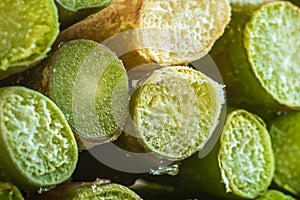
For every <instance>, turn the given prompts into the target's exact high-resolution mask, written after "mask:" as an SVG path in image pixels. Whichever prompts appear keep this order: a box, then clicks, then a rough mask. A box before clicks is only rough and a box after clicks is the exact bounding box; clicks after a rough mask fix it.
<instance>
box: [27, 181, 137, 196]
mask: <svg viewBox="0 0 300 200" xmlns="http://www.w3.org/2000/svg"><path fill="white" fill-rule="evenodd" d="M27 199H28V200H39V199H41V200H44V199H47V200H57V199H64V200H86V199H122V200H123V199H124V200H141V198H140V197H139V196H138V195H137V194H136V193H134V192H133V191H131V190H130V189H128V188H127V187H125V186H122V185H119V184H115V183H110V182H109V181H107V180H101V179H97V180H96V181H95V182H77V183H75V182H72V183H65V184H62V185H59V186H57V187H56V188H54V189H52V190H49V191H47V192H43V193H41V194H39V193H32V194H30V195H28V197H27Z"/></svg>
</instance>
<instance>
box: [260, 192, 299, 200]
mask: <svg viewBox="0 0 300 200" xmlns="http://www.w3.org/2000/svg"><path fill="white" fill-rule="evenodd" d="M274 199H275V200H276V199H278V200H296V199H295V198H293V197H292V196H290V195H286V194H284V193H283V192H281V191H279V190H268V191H267V192H265V193H264V194H263V195H261V196H259V197H258V198H257V200H274Z"/></svg>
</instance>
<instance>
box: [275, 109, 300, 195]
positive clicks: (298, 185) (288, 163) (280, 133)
mask: <svg viewBox="0 0 300 200" xmlns="http://www.w3.org/2000/svg"><path fill="white" fill-rule="evenodd" d="M299 120H300V113H299V112H292V113H288V114H287V115H283V116H280V117H279V118H277V119H276V120H275V121H274V122H272V124H271V127H270V134H271V139H272V146H273V150H274V155H275V174H274V182H275V183H276V184H277V185H278V186H279V187H281V188H283V189H285V190H287V191H289V192H291V193H293V194H295V195H298V196H299V195H300V168H299V166H300V160H299V159H298V157H299V156H300V142H299V141H300V136H299V130H300V126H299Z"/></svg>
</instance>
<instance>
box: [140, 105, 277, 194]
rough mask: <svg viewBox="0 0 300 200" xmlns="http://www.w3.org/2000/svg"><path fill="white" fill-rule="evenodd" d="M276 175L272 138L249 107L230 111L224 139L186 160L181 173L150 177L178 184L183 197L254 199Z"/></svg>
mask: <svg viewBox="0 0 300 200" xmlns="http://www.w3.org/2000/svg"><path fill="white" fill-rule="evenodd" d="M273 174H274V155H273V151H272V146H271V139H270V136H269V133H268V131H267V129H266V125H265V124H264V123H263V122H262V120H261V119H260V118H259V117H257V116H256V115H253V114H251V113H249V112H247V111H245V110H241V109H237V110H233V111H232V110H231V111H229V112H228V115H227V119H226V122H225V125H224V128H223V131H222V133H221V136H220V140H219V142H218V143H217V145H215V146H214V148H213V150H212V151H211V152H210V153H209V154H208V155H207V156H206V157H204V158H199V156H198V155H197V154H195V155H193V156H192V157H191V158H188V159H186V160H183V161H182V163H181V166H180V170H179V173H178V175H176V176H173V177H171V176H165V177H146V178H148V179H152V180H153V181H159V182H161V183H165V184H168V185H171V186H173V187H174V191H175V192H176V193H177V195H179V196H180V195H181V196H182V198H183V197H184V198H198V197H200V196H202V195H203V194H207V195H212V196H215V197H217V198H221V199H245V198H246V199H253V198H256V197H258V196H259V195H260V194H262V193H264V192H265V191H266V190H267V189H268V187H269V185H270V184H271V181H272V178H273Z"/></svg>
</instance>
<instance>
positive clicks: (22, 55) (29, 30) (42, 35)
mask: <svg viewBox="0 0 300 200" xmlns="http://www.w3.org/2000/svg"><path fill="white" fill-rule="evenodd" d="M0 10H1V14H0V18H1V23H0V38H1V42H0V49H1V50H0V78H4V77H6V76H9V75H11V74H13V73H17V72H20V71H23V70H25V69H27V68H28V67H30V66H32V65H33V64H35V63H36V62H38V61H39V60H41V59H42V58H44V57H45V55H46V54H47V52H48V51H49V50H50V48H51V45H52V44H53V42H54V40H55V39H56V37H57V35H58V31H59V23H58V14H57V8H56V6H55V3H54V2H53V0H43V1H39V0H28V1H22V0H14V1H10V0H2V1H1V3H0Z"/></svg>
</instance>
